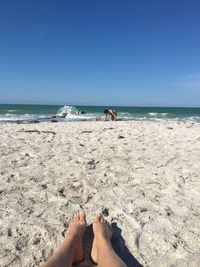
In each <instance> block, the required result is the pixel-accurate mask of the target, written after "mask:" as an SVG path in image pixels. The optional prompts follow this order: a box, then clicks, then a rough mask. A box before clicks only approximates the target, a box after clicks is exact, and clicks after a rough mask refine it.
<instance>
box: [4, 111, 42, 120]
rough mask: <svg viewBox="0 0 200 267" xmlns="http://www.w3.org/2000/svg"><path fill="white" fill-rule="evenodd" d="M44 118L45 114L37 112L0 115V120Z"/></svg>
mask: <svg viewBox="0 0 200 267" xmlns="http://www.w3.org/2000/svg"><path fill="white" fill-rule="evenodd" d="M44 118H46V116H45V115H39V114H23V115H19V114H9V113H7V114H4V115H0V121H23V120H37V119H44Z"/></svg>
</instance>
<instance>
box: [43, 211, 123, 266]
mask: <svg viewBox="0 0 200 267" xmlns="http://www.w3.org/2000/svg"><path fill="white" fill-rule="evenodd" d="M86 227H87V222H86V216H85V213H84V212H80V213H78V214H76V215H75V216H74V218H73V219H72V220H71V222H70V224H69V228H68V231H67V237H66V238H65V241H64V242H63V244H62V245H61V246H60V248H59V249H58V250H57V251H56V252H55V253H54V254H53V255H52V256H51V258H50V259H49V260H48V261H47V262H46V263H44V264H43V265H42V267H71V266H72V264H73V263H78V262H81V261H83V260H84V252H83V246H82V237H83V234H84V231H85V229H86ZM93 232H94V240H93V245H92V251H91V257H92V259H93V261H94V262H96V263H97V264H98V267H111V266H112V267H126V265H125V263H124V262H123V261H122V260H121V259H120V258H119V257H118V256H117V254H116V253H115V251H114V250H113V248H112V245H111V237H112V229H111V226H110V225H109V224H108V222H107V221H106V220H105V219H104V218H103V217H102V216H101V215H96V216H95V219H94V223H93Z"/></svg>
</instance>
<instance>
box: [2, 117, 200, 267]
mask: <svg viewBox="0 0 200 267" xmlns="http://www.w3.org/2000/svg"><path fill="white" fill-rule="evenodd" d="M0 139H1V143H0V156H1V159H2V161H1V163H0V168H1V176H0V177H1V188H0V210H1V217H0V233H1V235H0V255H1V256H0V265H1V266H3V267H4V266H6V265H9V264H11V265H13V266H16V267H18V266H39V265H40V262H41V261H42V260H45V259H46V258H48V257H49V255H50V254H51V253H52V249H56V248H57V247H58V246H59V244H60V243H61V242H62V241H63V236H62V232H63V230H64V229H65V226H64V223H66V222H67V221H68V220H69V219H70V218H71V217H72V215H73V214H74V213H75V212H77V211H79V210H81V209H84V210H85V211H86V213H87V215H88V223H89V224H90V223H92V219H93V217H94V215H95V213H96V212H102V211H103V210H105V209H107V211H108V217H107V218H108V220H109V221H110V222H113V223H117V226H118V227H119V229H120V230H121V235H122V237H123V239H124V240H125V243H126V246H127V248H128V250H129V251H130V253H131V254H132V255H133V256H134V257H135V258H136V259H137V261H138V262H140V263H141V264H142V265H143V266H144V267H145V266H150V267H151V266H152V267H153V266H154V267H155V266H157V267H160V266H166V267H168V266H169V267H170V266H172V265H174V266H177V267H179V266H191V267H197V266H199V263H200V255H199V251H200V231H199V221H200V206H199V203H200V182H199V177H200V165H199V159H200V124H199V123H193V122H181V121H179V122H175V121H173V122H172V121H164V122H161V121H156V123H155V121H118V122H111V121H107V122H103V121H102V122H99V121H89V122H88V121H84V122H70V123H63V122H57V123H49V122H42V123H36V124H34V123H29V124H17V123H14V124H13V123H8V122H6V123H0ZM120 246H122V244H120ZM120 249H121V251H122V253H123V247H120ZM127 261H128V259H127ZM11 262H12V263H11ZM128 264H129V263H127V265H128ZM129 266H130V267H131V264H130V265H128V267H129Z"/></svg>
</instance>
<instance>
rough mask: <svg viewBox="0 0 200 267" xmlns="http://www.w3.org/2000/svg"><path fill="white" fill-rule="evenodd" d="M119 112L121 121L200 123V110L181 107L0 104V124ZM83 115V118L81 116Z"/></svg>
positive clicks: (93, 117) (98, 116)
mask: <svg viewBox="0 0 200 267" xmlns="http://www.w3.org/2000/svg"><path fill="white" fill-rule="evenodd" d="M106 108H111V109H114V110H116V111H117V113H118V118H119V119H120V120H152V121H162V120H187V121H192V122H200V108H182V107H111V106H109V107H108V106H70V105H63V106H62V105H60V106H59V105H19V104H17V105H14V104H0V121H2V122H16V121H18V122H19V121H25V122H31V121H35V120H37V121H50V120H51V119H52V118H50V117H51V116H52V115H56V116H57V115H62V114H63V113H67V115H66V117H65V118H55V119H56V120H58V121H66V122H67V121H90V120H100V119H101V118H102V117H104V113H103V111H104V109H106ZM81 111H84V112H85V113H84V114H80V112H81Z"/></svg>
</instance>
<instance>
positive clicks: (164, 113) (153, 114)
mask: <svg viewBox="0 0 200 267" xmlns="http://www.w3.org/2000/svg"><path fill="white" fill-rule="evenodd" d="M148 115H149V116H167V115H169V113H166V112H162V113H159V112H149V113H148Z"/></svg>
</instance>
